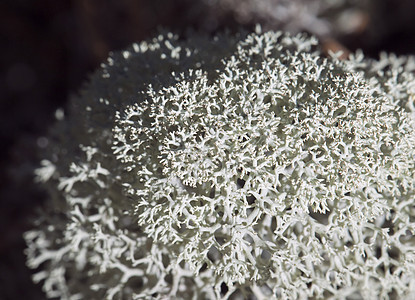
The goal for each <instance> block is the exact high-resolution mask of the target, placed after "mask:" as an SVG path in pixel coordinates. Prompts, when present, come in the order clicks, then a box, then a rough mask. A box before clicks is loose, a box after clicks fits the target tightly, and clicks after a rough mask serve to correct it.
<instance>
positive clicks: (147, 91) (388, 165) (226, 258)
mask: <svg viewBox="0 0 415 300" xmlns="http://www.w3.org/2000/svg"><path fill="white" fill-rule="evenodd" d="M316 44H317V43H316V40H315V39H313V38H308V37H305V36H302V35H298V36H289V35H285V34H281V33H275V32H268V33H259V32H258V33H254V34H250V35H247V36H246V35H240V36H229V35H227V34H225V35H222V36H220V37H217V38H215V39H213V40H209V39H207V38H203V37H196V36H195V37H193V38H190V39H189V40H188V41H180V40H178V39H177V38H176V37H174V36H172V35H170V34H169V35H166V36H163V35H161V36H159V37H157V38H155V39H154V40H152V41H150V42H146V43H141V44H135V45H133V46H132V47H131V49H128V50H126V51H124V52H121V53H116V54H113V55H112V56H111V57H110V59H109V60H108V62H107V63H106V64H103V67H102V69H101V70H99V71H98V72H97V73H96V74H95V75H94V76H93V77H92V79H91V82H90V84H89V85H88V86H87V87H86V89H85V91H84V92H83V93H82V94H81V96H80V97H79V98H78V99H74V101H73V105H72V110H70V111H69V112H68V117H67V118H66V119H65V120H62V121H60V122H59V123H58V124H57V125H56V126H55V128H54V129H53V130H52V131H51V134H50V147H49V154H47V155H46V157H45V159H44V160H43V161H42V163H43V167H42V168H40V169H38V171H37V175H38V179H39V180H40V181H41V182H43V184H44V186H45V187H47V188H48V190H49V192H50V193H49V194H50V197H51V200H50V203H49V205H48V206H47V207H46V208H45V209H44V210H43V212H42V213H41V214H40V215H39V219H38V220H37V221H36V228H35V229H33V230H32V231H30V232H27V233H26V235H25V238H26V241H27V243H28V248H27V255H28V265H29V266H30V267H31V268H34V269H36V270H37V273H36V275H35V276H34V280H35V281H42V282H43V287H44V290H45V292H46V294H47V295H48V296H49V297H60V298H62V299H132V298H133V299H157V298H158V299H222V298H223V299H327V298H333V299H345V298H346V297H348V296H349V297H352V298H353V299H355V298H356V299H359V298H363V299H382V298H383V299H389V298H402V299H407V298H410V297H411V296H414V294H413V293H414V290H415V278H414V276H413V274H414V273H415V262H414V259H415V255H414V254H415V252H414V251H415V245H414V241H415V240H414V238H413V234H414V230H415V224H414V219H415V206H414V203H413V197H414V194H415V177H414V176H415V175H414V170H415V125H414V120H413V113H412V107H413V104H412V103H413V100H414V98H413V97H414V96H413V95H414V94H415V83H414V82H415V81H414V78H413V75H412V73H411V72H412V71H413V70H414V69H415V65H414V63H413V61H412V60H411V59H408V58H396V57H394V56H383V57H382V58H381V60H380V61H369V60H365V59H364V58H363V57H362V55H360V54H359V55H356V56H354V57H352V58H351V59H350V60H349V61H345V62H340V61H338V60H337V59H336V58H335V57H333V58H322V57H321V56H320V55H319V53H318V51H317V50H316V49H317V48H318V47H316Z"/></svg>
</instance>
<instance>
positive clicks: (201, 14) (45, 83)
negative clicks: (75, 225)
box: [0, 0, 415, 300]
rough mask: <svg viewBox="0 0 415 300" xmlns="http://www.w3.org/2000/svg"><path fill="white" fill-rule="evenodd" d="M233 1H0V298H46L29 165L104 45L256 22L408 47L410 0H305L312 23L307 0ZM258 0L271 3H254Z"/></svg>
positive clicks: (377, 46) (339, 45) (342, 42)
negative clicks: (31, 245) (38, 271)
mask: <svg viewBox="0 0 415 300" xmlns="http://www.w3.org/2000/svg"><path fill="white" fill-rule="evenodd" d="M240 1H241V3H243V4H244V5H242V6H236V5H237V2H235V0H108V1H102V0H61V1H56V0H40V1H35V0H2V1H1V2H0V41H1V44H0V45H1V48H0V66H1V68H0V95H1V96H0V146H1V147H0V152H1V155H0V300H3V299H4V300H5V299H44V298H45V297H44V296H43V294H42V292H41V287H40V286H36V285H34V284H33V283H32V282H31V279H30V276H31V272H30V270H28V269H27V268H26V267H25V257H24V254H23V250H24V247H25V245H24V241H23V239H22V237H21V236H22V233H23V232H24V231H25V230H27V229H29V228H30V226H31V225H30V218H31V216H33V215H34V212H35V210H36V208H37V207H39V206H41V205H42V203H44V201H45V200H46V199H47V196H46V195H44V194H43V193H42V192H41V191H40V190H39V188H38V187H37V186H36V185H35V184H34V183H33V176H32V172H33V169H34V168H36V167H37V165H38V158H37V153H38V151H39V150H38V149H39V146H41V145H42V143H43V142H44V139H42V136H44V135H46V134H47V128H48V127H49V126H50V125H51V124H52V123H53V121H54V112H55V111H56V109H57V108H60V107H65V105H66V103H67V101H68V99H69V98H70V96H71V95H74V94H76V93H77V91H78V90H79V89H80V88H81V87H82V86H83V83H84V82H85V81H87V79H88V75H89V74H91V72H92V71H93V70H94V69H96V68H97V67H99V64H100V63H101V62H102V61H104V60H105V59H106V57H107V55H108V52H109V51H114V50H119V49H122V48H124V47H126V46H128V45H129V44H131V43H132V42H137V41H141V40H143V39H147V38H150V37H151V36H152V35H154V34H156V33H157V30H158V29H160V28H167V29H169V30H172V31H175V32H177V33H179V34H182V35H185V32H186V31H187V30H189V29H192V30H194V31H196V32H198V33H199V34H207V35H212V34H214V33H215V32H218V31H221V30H223V29H224V28H231V29H233V30H236V29H238V28H239V27H244V28H246V29H251V28H252V27H253V25H254V24H255V23H257V22H259V23H261V24H262V25H263V27H264V28H266V29H276V30H278V29H284V30H289V31H292V32H298V31H303V30H308V31H309V32H310V33H312V34H316V35H318V36H319V38H320V39H321V40H322V42H323V49H325V50H327V49H333V50H336V49H343V50H344V51H349V50H350V51H354V50H356V49H357V48H361V49H363V51H364V53H365V54H366V55H367V56H371V57H374V58H376V57H377V55H378V53H379V52H381V51H388V52H395V53H398V54H412V55H413V54H415V21H414V20H415V1H412V0H362V1H349V0H344V1H343V4H342V5H338V6H336V7H330V6H327V5H326V4H323V2H327V0H326V1H322V4H321V5H320V4H319V3H318V2H319V1H310V3H311V2H312V3H317V4H314V8H316V7H317V9H315V10H310V11H311V12H312V13H313V14H314V17H317V18H316V20H317V21H316V22H315V23H313V24H316V25H315V27H313V26H309V27H307V26H304V24H306V23H305V22H304V20H305V19H307V18H308V17H310V16H309V15H306V16H305V15H304V14H302V13H300V8H301V7H302V6H301V5H303V6H304V5H305V4H304V3H307V0H304V1H300V0H292V1H293V2H292V3H297V2H298V5H297V6H295V7H294V8H292V7H291V12H290V13H291V15H290V16H289V18H286V19H284V18H282V19H281V18H279V19H278V18H276V17H275V16H276V15H278V14H277V12H279V11H282V10H283V9H284V5H283V4H284V3H288V2H287V1H286V0H285V1H282V0H281V1H279V0H240ZM279 2H281V3H282V4H281V8H280V6H279ZM340 2H341V1H340ZM235 3H236V4H235ZM258 3H259V4H264V5H265V4H267V5H270V6H269V7H271V9H269V8H265V10H262V11H261V10H260V9H258V8H259V7H261V5H258ZM287 5H288V4H286V6H285V8H286V7H287ZM319 5H320V6H319ZM288 6H289V5H288ZM296 9H298V15H297V10H296ZM265 12H272V13H273V14H268V15H266V14H265ZM312 17H313V15H312ZM296 18H297V19H296ZM288 19H289V21H287V20H288ZM320 21H321V22H320ZM307 24H308V23H307ZM303 27H305V28H303Z"/></svg>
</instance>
